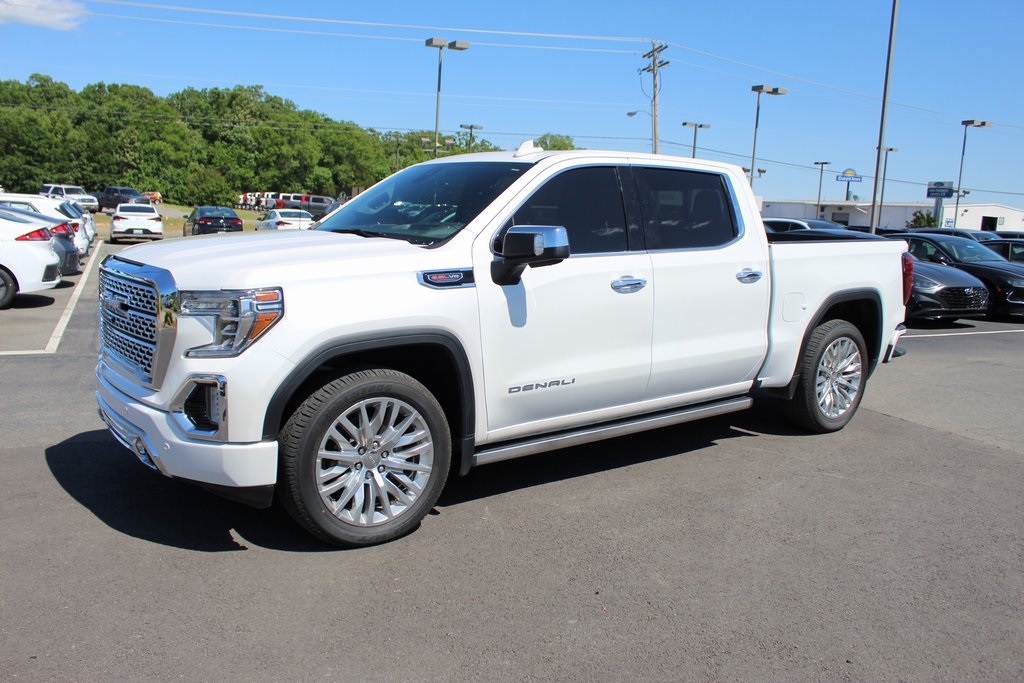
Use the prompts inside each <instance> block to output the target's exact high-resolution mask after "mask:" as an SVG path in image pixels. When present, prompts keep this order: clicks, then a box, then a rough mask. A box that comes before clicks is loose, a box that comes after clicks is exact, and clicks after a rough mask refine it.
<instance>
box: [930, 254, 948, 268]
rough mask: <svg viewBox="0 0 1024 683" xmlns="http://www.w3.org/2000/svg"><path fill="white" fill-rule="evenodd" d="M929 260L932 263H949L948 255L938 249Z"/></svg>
mask: <svg viewBox="0 0 1024 683" xmlns="http://www.w3.org/2000/svg"><path fill="white" fill-rule="evenodd" d="M928 260H929V261H931V262H932V263H941V264H942V265H944V266H945V265H949V259H948V258H946V255H945V254H943V253H941V252H938V251H936V252H935V253H933V254H932V255H931V256H929V257H928Z"/></svg>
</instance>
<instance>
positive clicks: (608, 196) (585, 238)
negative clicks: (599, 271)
mask: <svg viewBox="0 0 1024 683" xmlns="http://www.w3.org/2000/svg"><path fill="white" fill-rule="evenodd" d="M512 224H513V225H560V226H562V227H564V228H565V229H566V232H568V233H569V251H570V253H572V254H598V253H606V252H620V251H626V250H627V243H626V214H625V210H624V209H623V206H622V193H621V191H620V190H619V176H618V173H616V171H615V169H614V168H612V167H610V166H594V167H588V168H577V169H573V170H571V171H566V172H564V173H561V174H559V175H557V176H555V177H554V178H552V179H551V180H549V181H548V182H547V183H545V184H544V185H543V186H542V187H541V188H540V189H539V190H537V192H535V193H534V195H533V196H532V197H530V199H529V200H527V202H526V204H524V205H523V206H521V207H520V208H519V210H518V211H516V213H515V215H514V216H513V217H512Z"/></svg>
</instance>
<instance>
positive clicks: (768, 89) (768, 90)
mask: <svg viewBox="0 0 1024 683" xmlns="http://www.w3.org/2000/svg"><path fill="white" fill-rule="evenodd" d="M750 89H751V90H752V91H753V92H756V93H757V109H755V111H754V146H753V147H752V148H751V150H750V186H751V187H753V186H754V169H755V168H757V165H756V162H757V126H758V123H759V122H760V120H761V93H765V94H768V95H785V94H786V92H787V91H786V89H785V88H775V87H772V86H770V85H754V86H751V87H750Z"/></svg>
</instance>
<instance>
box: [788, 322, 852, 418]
mask: <svg viewBox="0 0 1024 683" xmlns="http://www.w3.org/2000/svg"><path fill="white" fill-rule="evenodd" d="M865 358H867V349H866V347H865V344H864V337H863V336H862V335H861V333H860V330H858V329H857V328H856V327H854V326H853V325H852V324H851V323H849V322H847V321H845V320H830V321H828V322H826V323H822V324H821V325H819V326H818V327H816V328H814V331H813V332H812V333H811V336H810V339H808V340H807V346H806V347H804V352H803V354H802V356H801V358H800V366H799V368H798V370H797V385H796V393H795V394H794V396H793V398H792V399H791V400H790V401H789V404H788V412H789V416H790V419H792V420H793V422H795V423H796V424H797V425H799V426H801V427H804V428H805V429H808V430H810V431H812V432H819V433H825V432H835V431H838V430H840V429H842V428H843V427H845V426H846V424H847V423H848V422H849V421H850V420H851V419H853V415H854V413H856V412H857V407H858V406H859V405H860V401H861V398H862V397H863V395H864V382H865V381H866V379H867V376H866V375H865V373H864V362H865Z"/></svg>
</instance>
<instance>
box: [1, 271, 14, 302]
mask: <svg viewBox="0 0 1024 683" xmlns="http://www.w3.org/2000/svg"><path fill="white" fill-rule="evenodd" d="M17 293H18V285H17V284H16V283H15V282H14V277H12V276H11V274H10V273H8V272H7V271H6V270H4V269H3V268H0V309H4V308H10V307H11V304H13V303H14V295H15V294H17Z"/></svg>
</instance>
